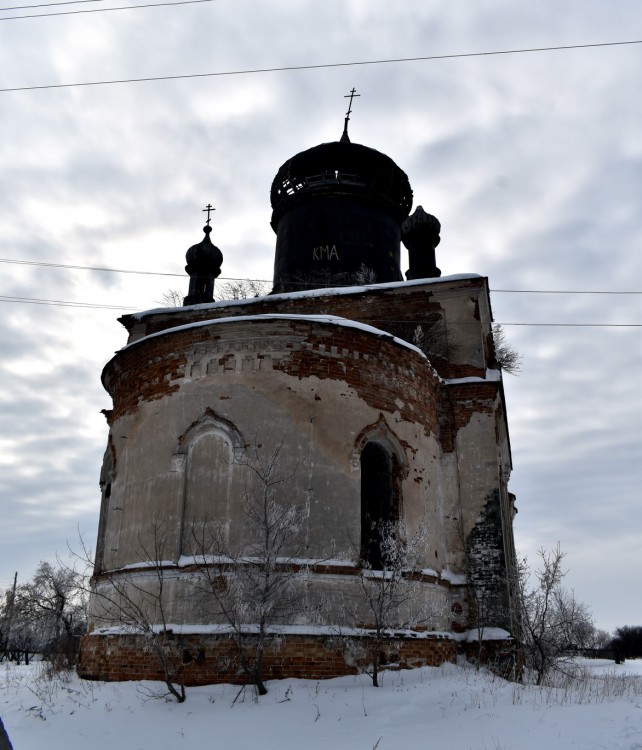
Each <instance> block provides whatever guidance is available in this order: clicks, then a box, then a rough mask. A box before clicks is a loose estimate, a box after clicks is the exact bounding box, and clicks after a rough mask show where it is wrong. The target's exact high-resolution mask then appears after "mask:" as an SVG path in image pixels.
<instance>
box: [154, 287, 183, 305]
mask: <svg viewBox="0 0 642 750" xmlns="http://www.w3.org/2000/svg"><path fill="white" fill-rule="evenodd" d="M184 296H185V295H183V294H181V293H180V292H179V291H178V289H166V290H165V291H164V292H163V293H162V295H161V299H159V300H156V303H157V304H159V305H162V306H163V307H182V306H183V297H184Z"/></svg>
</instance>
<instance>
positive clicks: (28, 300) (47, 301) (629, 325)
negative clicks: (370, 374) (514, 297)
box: [0, 295, 642, 328]
mask: <svg viewBox="0 0 642 750" xmlns="http://www.w3.org/2000/svg"><path fill="white" fill-rule="evenodd" d="M252 299H254V298H250V299H248V300H247V301H248V302H251V300H252ZM0 302H17V303H21V304H32V305H52V306H55V307H82V308H93V309H98V310H136V309H137V308H135V307H127V306H124V305H99V304H96V303H94V302H69V301H66V300H51V299H38V298H34V297H9V296H4V295H0ZM370 322H371V323H378V322H382V323H383V322H385V323H408V321H407V320H405V321H401V320H397V321H391V320H387V321H377V320H372V321H370ZM500 325H502V326H538V327H540V326H553V327H557V328H642V323H501V324H500Z"/></svg>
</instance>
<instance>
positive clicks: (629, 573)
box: [0, 0, 642, 629]
mask: <svg viewBox="0 0 642 750" xmlns="http://www.w3.org/2000/svg"><path fill="white" fill-rule="evenodd" d="M27 1H28V0H27ZM127 1H129V0H127ZM108 2H109V0H107V1H106V2H98V1H97V2H95V3H90V4H83V5H77V4H75V5H68V6H65V5H59V6H55V7H52V8H39V9H30V10H22V11H3V12H1V13H0V17H1V18H0V71H1V74H0V88H3V89H7V88H16V87H30V86H43V85H49V84H67V83H81V82H92V81H106V80H115V79H131V78H145V77H160V76H175V75H190V74H203V73H222V72H227V71H242V70H250V69H258V68H277V67H285V66H304V65H317V64H325V63H349V62H361V61H372V60H382V59H390V58H407V57H426V56H437V55H453V54H459V53H471V52H490V51H496V50H515V49H522V48H536V47H537V48H540V47H551V46H562V45H579V44H594V43H602V42H623V41H629V40H635V39H640V38H642V34H641V33H640V32H641V29H642V7H641V6H640V2H639V0H610V2H608V3H605V2H604V1H603V0H537V2H535V0H526V1H525V2H520V3H516V2H514V1H512V2H510V1H509V0H478V1H477V2H464V0H458V1H457V2H453V1H452V0H450V1H448V2H447V1H446V0H443V1H442V2H438V1H437V0H435V1H434V2H425V1H424V2H419V0H395V2H390V0H323V2H318V0H317V1H316V2H310V1H308V0H269V2H268V1H264V2H256V1H254V2H252V0H234V1H233V2H232V0H218V1H217V0H214V2H205V3H200V4H192V5H182V6H175V7H168V8H148V9H139V10H124V11H114V12H105V13H102V12H101V13H88V14H75V15H65V16H55V17H46V18H35V19H34V18H30V19H23V20H11V21H8V20H4V19H5V18H7V17H9V16H12V15H13V16H15V15H24V14H28V13H43V12H53V11H57V12H65V11H71V10H79V9H90V8H103V7H107V5H108ZM25 4H26V2H25ZM112 4H113V5H122V4H123V3H122V2H118V3H116V2H114V3H112ZM641 72H642V45H640V44H638V45H622V46H609V47H600V48H591V49H572V50H561V51H548V52H530V53H523V54H510V55H498V56H483V57H466V58H455V59H441V60H426V61H416V62H397V63H388V64H377V65H361V66H345V67H331V68H319V69H313V70H299V71H289V72H267V73H246V74H240V75H239V74H237V75H229V76H223V75H221V76H212V77H197V78H188V79H183V80H169V81H156V82H146V83H123V84H113V85H100V86H82V87H81V86H78V87H72V88H52V89H45V90H25V91H14V92H6V91H5V92H2V93H0V123H1V133H2V137H1V138H0V155H1V156H0V216H1V224H0V245H1V248H0V257H1V258H2V259H3V262H1V263H0V269H1V270H0V272H1V274H2V276H1V278H2V285H1V292H0V293H1V294H2V295H4V296H3V297H2V300H1V301H0V313H1V315H0V353H1V357H0V513H1V519H2V521H1V524H0V553H1V554H0V587H3V588H4V587H7V586H9V585H10V583H11V581H12V579H13V573H14V571H18V574H19V580H22V581H25V580H27V579H28V577H29V576H30V575H31V574H32V573H33V571H34V569H35V566H36V565H37V563H38V561H39V560H40V559H49V560H51V559H53V558H54V557H55V555H56V553H58V554H63V555H64V554H66V540H69V542H70V543H71V544H72V545H73V546H77V537H78V529H80V531H81V532H82V533H83V534H84V535H85V536H86V538H87V540H88V541H89V543H90V544H92V545H93V544H94V542H95V536H96V530H97V517H98V508H99V491H98V476H99V470H100V463H101V460H102V453H103V451H104V447H105V444H106V438H107V426H106V424H105V420H104V418H103V416H102V415H101V414H100V410H101V409H105V408H109V407H110V406H111V403H110V399H109V397H108V395H107V394H106V393H105V392H104V391H103V389H102V386H101V384H100V372H101V369H102V366H103V365H104V363H105V362H106V361H107V360H108V359H109V358H110V356H111V355H112V353H113V352H114V351H115V350H116V349H118V348H120V347H121V346H123V345H124V343H125V330H124V329H123V328H122V327H121V326H120V324H119V323H118V322H117V320H116V318H117V317H118V315H119V314H121V313H120V312H119V311H118V310H113V309H107V308H91V307H87V308H84V309H83V308H81V307H65V306H60V305H42V304H32V303H27V302H15V301H7V297H11V298H16V297H19V298H31V299H40V300H55V301H62V302H75V303H91V304H94V305H104V306H123V307H126V308H128V309H131V310H134V309H140V310H142V309H148V308H151V307H157V306H158V303H159V301H160V300H161V299H162V295H163V293H164V292H165V291H166V290H167V289H170V288H173V289H178V290H180V292H181V294H185V293H186V292H187V286H188V282H187V278H186V277H185V276H184V275H182V274H183V268H184V265H185V251H186V250H187V248H188V247H189V246H190V245H192V244H194V243H195V242H198V241H200V239H201V238H202V236H203V234H202V231H201V228H202V226H203V220H204V215H203V214H202V213H201V209H202V208H203V207H204V206H205V204H207V203H208V202H211V203H212V204H214V206H215V207H216V212H215V216H214V222H213V226H214V232H213V235H212V238H213V240H214V242H215V243H216V244H217V245H218V246H219V247H220V248H221V250H222V251H223V254H224V258H225V260H224V263H223V271H222V276H225V277H233V278H234V277H236V278H238V277H248V276H249V277H253V278H260V279H271V276H272V264H273V254H274V233H273V231H272V229H271V228H270V224H269V220H270V205H269V189H270V185H271V182H272V179H273V177H274V175H275V174H276V171H277V169H278V168H279V166H280V165H281V164H282V163H283V162H284V161H285V160H286V159H288V158H289V157H290V156H292V155H293V154H295V153H297V152H299V151H302V150H304V149H306V148H309V147H311V146H313V145H316V144H318V143H321V142H325V141H332V140H337V139H338V138H339V136H340V135H341V130H342V126H343V117H344V113H345V109H346V103H347V100H346V99H344V98H343V97H344V95H345V94H347V93H348V92H349V90H350V89H351V88H352V87H353V86H354V87H356V89H357V91H358V92H359V93H360V95H361V96H360V98H358V99H356V100H355V104H354V113H353V117H352V120H351V124H350V135H351V138H352V140H353V142H358V143H363V144H366V145H368V146H371V147H373V148H376V149H378V150H380V151H383V152H384V153H386V154H388V155H389V156H390V157H391V158H393V159H394V160H395V161H396V163H397V164H398V165H399V166H400V167H401V168H402V169H403V170H404V171H405V172H406V173H407V174H408V176H409V179H410V182H411V185H412V187H413V190H414V196H415V206H416V205H423V207H424V208H425V209H426V210H427V211H429V212H430V213H433V214H434V215H436V216H437V217H438V218H439V220H440V221H441V223H442V242H441V245H440V246H439V248H438V265H439V266H440V267H441V269H442V272H443V273H444V274H454V273H464V272H474V273H479V274H482V275H486V276H488V277H489V279H490V287H491V289H493V290H497V291H494V292H493V294H492V304H493V311H494V315H495V319H496V321H497V322H500V323H502V324H503V325H504V326H505V331H506V333H507V335H508V337H509V338H510V341H511V342H512V344H513V345H514V347H515V348H516V349H518V350H519V351H520V352H521V353H522V355H523V359H524V362H523V369H522V373H521V374H520V375H519V376H518V377H511V376H506V378H505V381H506V382H505V387H506V396H507V405H508V417H509V427H510V434H511V442H512V451H513V463H514V470H513V475H512V478H511V481H510V489H511V490H512V492H514V493H515V494H516V496H517V505H518V509H519V514H518V516H517V518H516V522H515V533H516V542H517V546H518V549H519V551H520V553H521V554H523V555H527V556H528V557H529V558H530V559H531V560H533V561H535V558H536V552H537V549H538V548H539V547H541V546H544V547H547V548H550V547H552V546H553V545H555V544H556V542H557V541H558V540H559V541H560V543H561V545H562V548H563V549H564V550H565V551H566V552H567V560H566V561H567V567H568V568H569V571H570V572H569V573H568V576H567V578H566V583H567V585H568V586H569V587H571V588H573V589H575V592H576V594H577V596H578V597H579V598H580V599H581V600H582V601H584V602H586V603H587V604H588V605H589V606H590V608H591V609H592V611H593V613H594V616H595V620H596V623H597V624H598V625H599V626H600V627H603V628H606V629H612V628H614V627H616V626H617V625H623V624H642V596H641V591H642V589H641V584H640V582H641V581H642V551H641V549H640V540H641V532H642V502H641V501H642V491H641V487H642V481H641V480H642V476H641V472H642V448H641V445H642V440H641V425H642V379H641V378H642V375H641V373H642V329H641V328H640V327H639V325H640V324H641V323H642V309H641V307H642V304H641V301H642V297H641V296H640V294H639V293H640V290H641V289H642V252H641V250H642V229H641V224H640V204H641V192H642V191H641V188H642V184H641V183H642V97H641V96H640V90H642V85H641V84H642V81H641V78H642V76H641ZM7 260H9V261H17V262H13V263H9V262H5V261H7ZM38 263H43V264H64V265H67V266H69V265H70V266H91V267H95V268H111V269H121V270H129V271H139V272H145V273H144V274H140V273H139V274H132V273H110V272H105V271H87V270H79V269H78V270H74V269H70V268H56V267H51V266H47V265H34V264H38ZM403 268H404V270H405V268H407V265H406V260H405V259H404V260H403ZM154 274H178V276H163V275H154ZM500 290H518V291H517V292H506V291H500ZM550 290H558V291H565V292H568V291H573V290H574V291H590V292H596V293H595V294H546V293H535V292H537V291H539V292H542V291H550ZM597 292H600V293H599V294H598V293H597ZM623 292H637V293H638V294H623ZM607 293H608V294H607ZM616 293H617V294H616ZM515 323H528V324H532V325H523V326H522V325H520V326H517V325H511V324H515ZM561 323H567V324H576V325H574V326H572V327H571V326H558V325H555V326H551V325H549V326H545V325H542V324H561ZM587 323H599V324H611V327H586V326H584V325H578V324H587ZM615 324H629V325H631V324H637V325H638V327H613V326H614V325H615Z"/></svg>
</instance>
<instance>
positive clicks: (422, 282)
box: [130, 273, 484, 320]
mask: <svg viewBox="0 0 642 750" xmlns="http://www.w3.org/2000/svg"><path fill="white" fill-rule="evenodd" d="M483 278H484V277H483V276H481V275H480V274H478V273H455V274H452V275H451V276H439V277H437V278H434V279H413V280H412V281H389V282H387V283H385V284H369V285H368V286H346V287H329V288H327V289H310V290H308V291H302V292H287V293H285V294H270V295H264V296H263V297H250V298H247V299H226V300H220V301H219V302H204V303H202V304H200V305H189V306H187V307H155V308H153V309H151V310H142V311H140V312H135V313H130V316H131V317H132V318H134V320H142V319H143V318H146V317H147V316H148V315H157V314H159V313H166V314H167V313H169V314H172V313H179V312H183V311H185V310H208V309H212V308H217V307H233V306H234V305H252V304H256V303H258V302H261V301H263V300H265V299H266V297H268V296H269V299H270V300H280V299H299V298H306V297H338V296H341V295H343V294H359V293H365V292H371V291H373V290H385V289H397V288H404V289H406V288H408V287H412V286H426V285H428V284H439V283H443V282H450V281H464V280H466V279H468V280H472V279H483Z"/></svg>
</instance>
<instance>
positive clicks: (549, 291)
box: [489, 289, 642, 294]
mask: <svg viewBox="0 0 642 750" xmlns="http://www.w3.org/2000/svg"><path fill="white" fill-rule="evenodd" d="M489 291H491V292H493V294H497V293H498V292H499V293H502V292H503V293H506V294H642V292H625V291H618V292H609V291H605V290H600V291H597V290H593V291H591V290H588V289H566V290H564V289H490V290H489Z"/></svg>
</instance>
